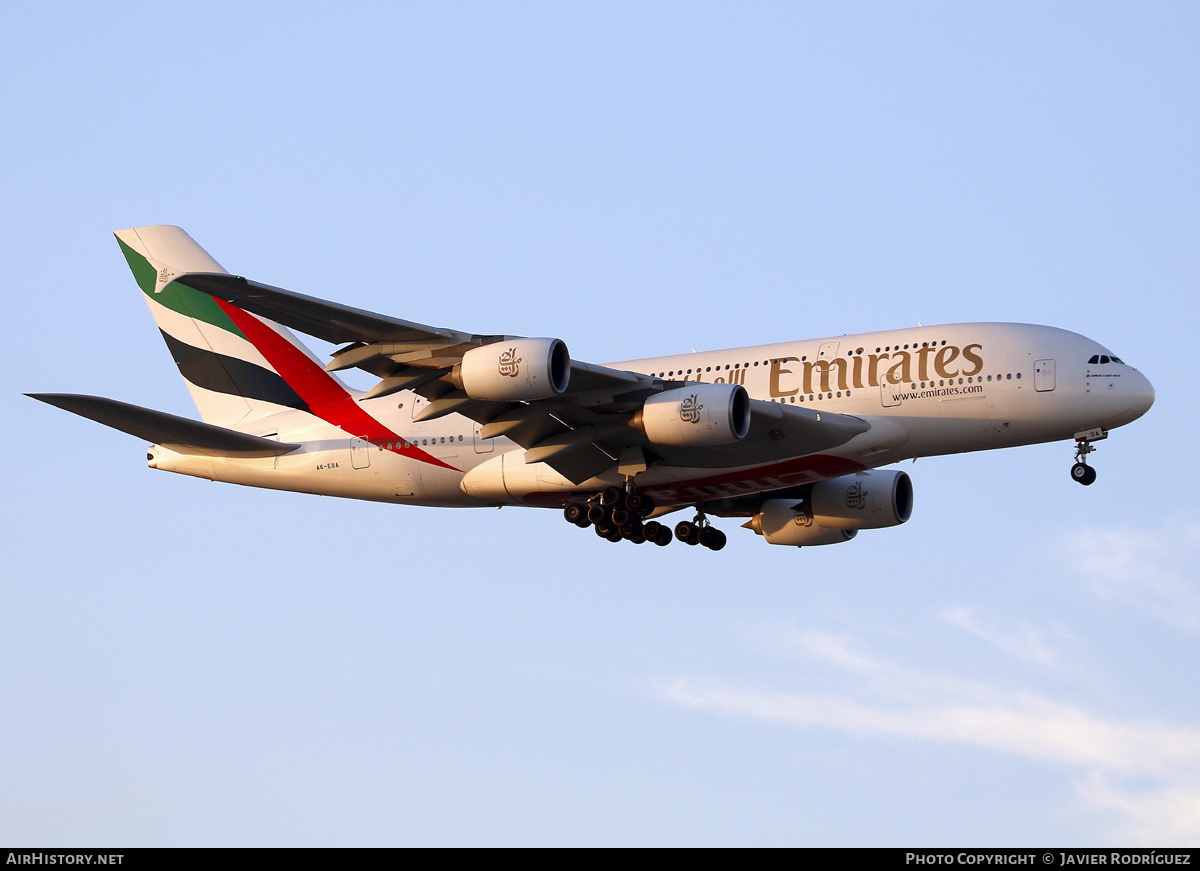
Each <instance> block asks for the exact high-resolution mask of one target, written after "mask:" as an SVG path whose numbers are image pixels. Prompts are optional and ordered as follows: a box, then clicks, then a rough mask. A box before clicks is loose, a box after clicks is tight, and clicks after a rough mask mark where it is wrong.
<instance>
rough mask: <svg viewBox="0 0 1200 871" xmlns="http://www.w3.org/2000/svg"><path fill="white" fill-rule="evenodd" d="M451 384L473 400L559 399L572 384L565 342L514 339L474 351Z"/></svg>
mask: <svg viewBox="0 0 1200 871" xmlns="http://www.w3.org/2000/svg"><path fill="white" fill-rule="evenodd" d="M451 380H452V381H453V382H454V384H455V386H457V387H459V388H460V389H462V390H464V391H466V394H467V396H469V397H471V398H472V399H490V400H494V401H497V402H514V401H521V402H532V401H534V400H537V399H549V398H550V397H552V396H558V395H559V394H560V393H563V392H565V391H566V389H567V384H568V383H569V382H570V380H571V355H570V353H568V351H567V346H566V344H565V343H564V342H563V341H562V339H513V340H512V341H510V342H495V343H493V344H491V345H483V346H482V347H479V348H472V349H471V350H469V351H467V352H466V353H465V354H463V358H462V362H461V363H458V364H457V365H456V366H455V367H454V371H453V373H452V374H451Z"/></svg>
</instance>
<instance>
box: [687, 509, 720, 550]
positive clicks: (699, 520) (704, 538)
mask: <svg viewBox="0 0 1200 871" xmlns="http://www.w3.org/2000/svg"><path fill="white" fill-rule="evenodd" d="M675 537H676V538H678V539H679V540H680V541H682V542H683V543H684V544H691V545H697V544H700V545H703V546H704V547H707V548H708V549H709V550H720V549H721V548H723V547H724V546H725V533H723V532H722V531H721V530H719V529H717V528H716V527H715V526H713V525H711V524H710V523H709V522H708V518H707V517H705V516H704V512H703V511H697V512H696V519H695V520H692V521H690V522H689V521H687V520H681V521H680V522H679V523H677V524H675Z"/></svg>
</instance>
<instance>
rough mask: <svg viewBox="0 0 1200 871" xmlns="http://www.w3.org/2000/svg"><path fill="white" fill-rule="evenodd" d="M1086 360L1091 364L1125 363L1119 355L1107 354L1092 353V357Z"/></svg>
mask: <svg viewBox="0 0 1200 871" xmlns="http://www.w3.org/2000/svg"><path fill="white" fill-rule="evenodd" d="M1088 362H1089V363H1091V364H1092V365H1093V366H1094V365H1096V364H1097V363H1099V364H1100V365H1104V364H1105V363H1120V364H1121V365H1125V363H1124V361H1123V360H1122V359H1121V358H1120V357H1113V356H1111V355H1109V354H1092V359H1090V360H1088Z"/></svg>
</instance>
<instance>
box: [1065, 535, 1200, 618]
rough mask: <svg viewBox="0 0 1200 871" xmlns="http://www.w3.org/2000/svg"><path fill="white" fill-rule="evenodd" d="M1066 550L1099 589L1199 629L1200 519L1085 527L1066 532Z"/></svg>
mask: <svg viewBox="0 0 1200 871" xmlns="http://www.w3.org/2000/svg"><path fill="white" fill-rule="evenodd" d="M1067 554H1068V559H1069V561H1070V565H1071V567H1072V569H1074V571H1075V572H1076V573H1077V574H1079V575H1080V576H1081V577H1082V578H1083V579H1084V581H1085V582H1086V583H1087V584H1088V586H1089V588H1090V589H1091V590H1092V592H1094V593H1095V594H1096V595H1098V596H1100V597H1102V598H1104V599H1107V600H1109V601H1115V602H1118V603H1120V604H1122V605H1128V606H1132V607H1135V608H1137V609H1138V610H1140V611H1142V612H1144V613H1147V614H1149V615H1151V616H1152V617H1155V618H1157V619H1159V620H1162V621H1164V622H1167V623H1170V624H1172V625H1175V626H1179V627H1181V628H1184V629H1187V630H1189V631H1191V632H1197V633H1200V581H1198V579H1200V524H1190V525H1185V526H1182V527H1176V528H1172V529H1167V528H1165V529H1163V530H1162V531H1161V532H1144V531H1141V530H1136V529H1132V528H1128V527H1117V528H1114V529H1089V530H1083V531H1081V532H1077V533H1074V534H1072V535H1070V536H1069V537H1068V538H1067Z"/></svg>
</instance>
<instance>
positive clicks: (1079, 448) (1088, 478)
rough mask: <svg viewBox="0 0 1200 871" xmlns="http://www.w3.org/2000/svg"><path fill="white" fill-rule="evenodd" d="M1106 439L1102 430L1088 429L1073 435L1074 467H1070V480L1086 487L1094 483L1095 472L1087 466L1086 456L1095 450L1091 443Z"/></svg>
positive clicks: (1106, 435)
mask: <svg viewBox="0 0 1200 871" xmlns="http://www.w3.org/2000/svg"><path fill="white" fill-rule="evenodd" d="M1106 438H1108V433H1107V432H1105V431H1104V430H1102V429H1090V430H1087V431H1086V432H1077V433H1075V465H1073V466H1072V467H1071V478H1072V479H1073V480H1076V481H1078V482H1079V483H1080V484H1082V485H1083V486H1085V487H1087V486H1089V485H1090V484H1093V483H1095V481H1096V470H1095V469H1093V468H1092V467H1091V466H1089V465H1088V464H1087V455H1088V454H1090V453H1091V452H1092V451H1094V450H1096V448H1095V446H1094V445H1092V442H1098V441H1100V440H1101V439H1106Z"/></svg>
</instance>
